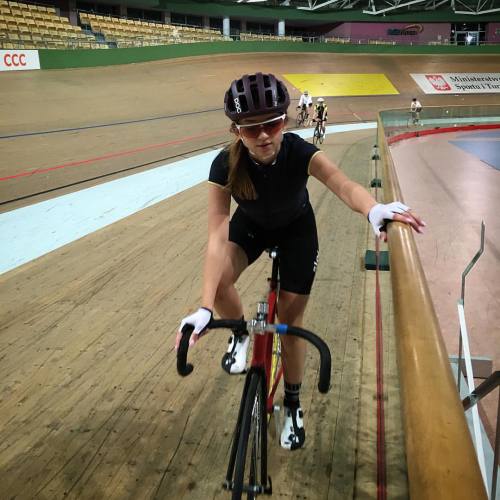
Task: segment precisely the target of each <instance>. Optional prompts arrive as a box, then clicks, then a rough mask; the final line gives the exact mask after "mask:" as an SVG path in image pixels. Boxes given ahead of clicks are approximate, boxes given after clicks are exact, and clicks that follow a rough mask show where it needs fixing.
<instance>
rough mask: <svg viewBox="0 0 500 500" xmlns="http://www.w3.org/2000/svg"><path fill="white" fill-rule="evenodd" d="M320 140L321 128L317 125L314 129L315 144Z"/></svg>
mask: <svg viewBox="0 0 500 500" xmlns="http://www.w3.org/2000/svg"><path fill="white" fill-rule="evenodd" d="M318 140H319V129H318V127H317V126H316V128H315V129H314V134H313V144H318Z"/></svg>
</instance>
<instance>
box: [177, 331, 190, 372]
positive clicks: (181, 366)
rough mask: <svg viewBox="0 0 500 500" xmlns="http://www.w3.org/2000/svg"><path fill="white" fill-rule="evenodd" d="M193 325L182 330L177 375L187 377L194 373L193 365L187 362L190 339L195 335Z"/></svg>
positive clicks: (178, 350)
mask: <svg viewBox="0 0 500 500" xmlns="http://www.w3.org/2000/svg"><path fill="white" fill-rule="evenodd" d="M193 330H194V326H193V325H184V326H183V327H182V330H181V334H182V337H181V340H180V342H179V348H178V349H177V373H178V374H179V375H182V376H183V377H186V376H187V375H189V374H190V373H191V372H192V371H193V365H192V364H191V363H188V362H187V353H188V349H189V339H190V338H191V334H192V333H193Z"/></svg>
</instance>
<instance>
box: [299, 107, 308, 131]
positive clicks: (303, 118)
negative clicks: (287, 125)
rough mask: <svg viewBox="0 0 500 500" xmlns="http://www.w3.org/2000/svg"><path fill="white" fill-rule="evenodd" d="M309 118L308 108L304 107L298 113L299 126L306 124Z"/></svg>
mask: <svg viewBox="0 0 500 500" xmlns="http://www.w3.org/2000/svg"><path fill="white" fill-rule="evenodd" d="M308 120H309V114H308V113H307V109H304V108H302V109H301V110H300V112H299V113H298V114H297V119H296V124H297V127H302V126H304V127H305V126H306V124H307V121H308Z"/></svg>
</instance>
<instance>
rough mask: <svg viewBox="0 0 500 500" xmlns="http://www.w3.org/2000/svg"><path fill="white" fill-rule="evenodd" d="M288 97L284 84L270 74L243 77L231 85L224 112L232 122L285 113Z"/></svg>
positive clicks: (288, 102) (225, 99) (288, 101)
mask: <svg viewBox="0 0 500 500" xmlns="http://www.w3.org/2000/svg"><path fill="white" fill-rule="evenodd" d="M289 104H290V97H289V95H288V90H287V88H286V87H285V84H284V83H283V82H282V81H281V80H278V79H277V78H276V77H275V76H274V75H272V74H270V73H269V74H265V73H255V75H243V76H242V77H241V78H239V79H238V80H234V81H233V82H232V83H231V86H230V87H229V89H228V91H227V92H226V95H225V97H224V112H225V113H226V116H227V117H228V118H229V119H230V120H232V121H233V122H239V121H240V120H241V119H243V118H249V117H252V116H258V115H263V114H266V113H280V114H283V113H286V110H287V108H288V105H289Z"/></svg>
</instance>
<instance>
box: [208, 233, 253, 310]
mask: <svg viewBox="0 0 500 500" xmlns="http://www.w3.org/2000/svg"><path fill="white" fill-rule="evenodd" d="M228 247H229V248H228V253H227V256H226V261H225V263H224V271H223V272H222V277H221V280H220V283H219V287H218V288H217V294H216V296H215V310H216V311H217V313H218V314H219V315H220V316H221V317H222V318H226V319H239V318H241V317H242V316H243V306H242V304H241V300H240V296H239V295H238V292H237V291H236V288H235V286H234V284H235V283H236V281H237V280H238V278H239V277H240V274H241V273H242V272H243V270H244V269H245V268H246V267H247V266H248V260H247V256H246V254H245V252H244V251H243V250H242V248H241V247H239V246H238V245H236V244H235V243H233V242H231V241H230V242H229V243H228Z"/></svg>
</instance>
